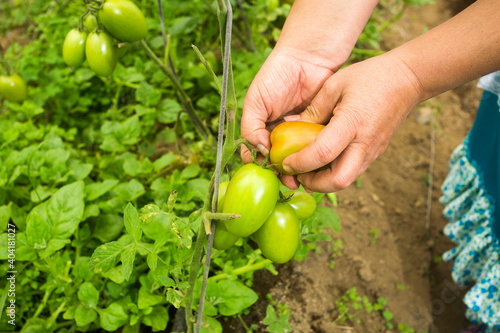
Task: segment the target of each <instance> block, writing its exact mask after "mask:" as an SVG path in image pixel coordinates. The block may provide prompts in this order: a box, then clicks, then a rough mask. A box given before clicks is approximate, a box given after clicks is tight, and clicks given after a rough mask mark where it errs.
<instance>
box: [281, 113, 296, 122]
mask: <svg viewBox="0 0 500 333" xmlns="http://www.w3.org/2000/svg"><path fill="white" fill-rule="evenodd" d="M283 119H285V121H297V120H300V114H294V115H291V116H286V117H283Z"/></svg>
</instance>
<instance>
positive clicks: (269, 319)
mask: <svg viewBox="0 0 500 333" xmlns="http://www.w3.org/2000/svg"><path fill="white" fill-rule="evenodd" d="M276 321H278V317H277V316H276V311H274V307H273V306H272V305H271V304H268V305H267V308H266V317H265V318H264V319H263V320H262V323H263V324H264V325H271V324H273V323H275V322H276Z"/></svg>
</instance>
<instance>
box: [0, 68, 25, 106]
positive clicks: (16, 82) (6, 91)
mask: <svg viewBox="0 0 500 333" xmlns="http://www.w3.org/2000/svg"><path fill="white" fill-rule="evenodd" d="M0 95H2V96H3V97H4V98H5V99H6V100H8V101H10V102H17V103H21V102H22V101H24V100H25V99H26V97H27V96H28V88H27V87H26V82H24V80H23V78H22V77H20V76H19V75H18V74H13V75H11V76H5V75H0Z"/></svg>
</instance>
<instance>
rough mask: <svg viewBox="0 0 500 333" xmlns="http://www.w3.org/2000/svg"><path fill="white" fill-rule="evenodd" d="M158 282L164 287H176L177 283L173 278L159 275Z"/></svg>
mask: <svg viewBox="0 0 500 333" xmlns="http://www.w3.org/2000/svg"><path fill="white" fill-rule="evenodd" d="M158 281H159V282H160V284H161V285H162V286H164V287H167V288H169V287H175V281H174V280H173V279H171V278H169V277H168V276H165V275H159V276H158Z"/></svg>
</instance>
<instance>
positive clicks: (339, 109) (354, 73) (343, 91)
mask: <svg viewBox="0 0 500 333" xmlns="http://www.w3.org/2000/svg"><path fill="white" fill-rule="evenodd" d="M420 96H421V91H420V86H419V82H418V79H417V78H416V77H415V76H414V74H413V73H412V71H411V70H410V69H409V68H408V67H407V66H406V64H405V63H404V62H403V61H400V60H398V58H397V57H393V56H392V55H391V54H390V53H389V54H386V55H383V56H379V57H375V58H372V59H369V60H366V61H363V62H360V63H357V64H354V65H351V66H349V67H347V68H345V69H342V70H340V71H339V72H337V73H336V74H335V75H333V76H332V77H330V78H329V79H328V80H327V81H326V82H325V84H324V85H323V87H322V88H321V89H320V91H319V92H318V93H317V95H316V96H315V97H314V99H313V100H312V101H311V103H310V105H309V106H308V107H307V108H306V110H305V111H304V112H303V113H301V114H300V115H297V116H294V117H290V118H291V119H289V120H301V121H308V122H314V123H319V124H327V126H326V127H325V128H324V129H323V130H322V131H321V133H320V134H319V135H318V136H317V137H316V140H315V141H314V142H313V143H311V144H310V145H309V146H307V147H306V148H304V149H303V150H301V151H300V152H299V153H296V154H293V155H290V156H289V157H287V158H286V159H285V160H284V161H283V166H284V168H285V170H287V169H288V171H295V172H297V173H299V174H300V175H299V176H297V179H298V181H299V182H300V183H301V184H303V186H304V187H305V188H306V189H307V190H309V191H316V192H334V191H338V190H340V189H343V188H346V187H347V186H349V185H350V184H351V183H352V182H354V181H355V180H356V179H357V178H358V177H359V176H360V175H361V174H362V173H363V172H364V171H365V170H366V168H367V167H368V166H369V165H370V164H371V163H372V162H373V161H374V160H375V159H376V158H377V157H378V156H380V155H381V154H382V153H383V152H384V151H385V149H386V148H387V145H388V144H389V140H390V139H391V138H392V136H393V135H394V133H395V132H396V130H397V129H398V128H399V126H400V125H401V123H402V122H403V121H404V119H405V118H406V116H407V115H408V113H409V112H410V110H411V109H412V108H413V106H414V105H415V104H416V103H417V102H418V101H419V98H420ZM328 164H329V165H330V168H329V169H327V170H323V171H318V172H314V171H313V170H316V169H318V168H320V167H322V166H324V165H328ZM289 183H290V182H289Z"/></svg>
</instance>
